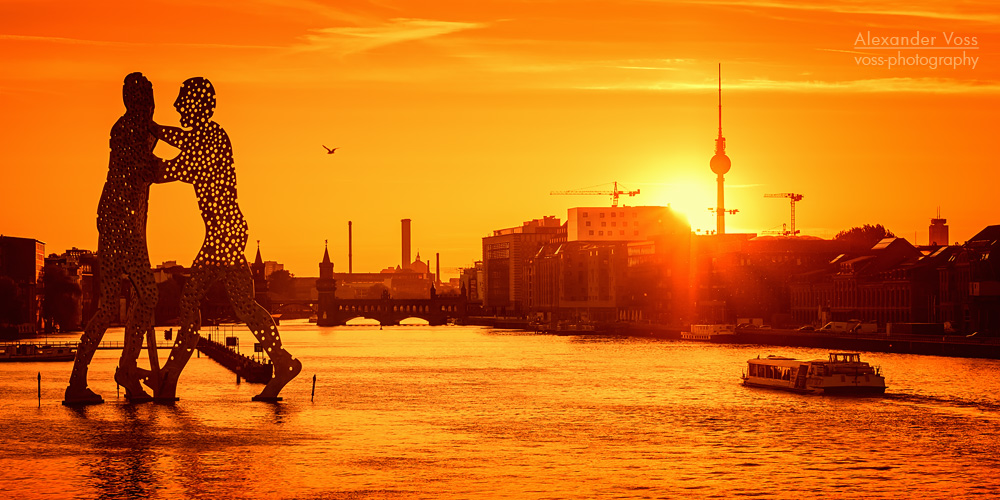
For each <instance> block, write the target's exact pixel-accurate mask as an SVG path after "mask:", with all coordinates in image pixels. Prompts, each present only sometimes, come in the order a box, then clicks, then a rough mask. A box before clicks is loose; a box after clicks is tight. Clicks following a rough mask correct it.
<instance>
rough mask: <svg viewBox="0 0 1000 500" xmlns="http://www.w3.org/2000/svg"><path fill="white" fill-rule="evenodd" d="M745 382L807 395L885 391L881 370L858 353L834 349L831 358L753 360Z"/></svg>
mask: <svg viewBox="0 0 1000 500" xmlns="http://www.w3.org/2000/svg"><path fill="white" fill-rule="evenodd" d="M747 365H748V366H747V371H746V373H744V374H743V377H742V378H743V385H746V386H751V387H766V388H769V389H781V390H785V391H791V392H798V393H808V394H882V393H884V392H885V378H884V377H883V376H882V373H881V369H879V368H878V367H872V366H871V365H869V364H868V363H867V362H864V361H861V354H859V353H856V352H831V353H830V357H829V358H828V359H825V360H824V359H817V360H812V361H802V360H798V359H792V358H786V357H783V356H768V357H766V358H763V359H762V358H757V359H751V360H749V361H748V362H747Z"/></svg>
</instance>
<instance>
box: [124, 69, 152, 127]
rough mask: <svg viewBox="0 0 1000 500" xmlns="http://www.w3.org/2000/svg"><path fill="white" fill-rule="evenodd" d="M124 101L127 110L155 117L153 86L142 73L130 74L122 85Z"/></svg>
mask: <svg viewBox="0 0 1000 500" xmlns="http://www.w3.org/2000/svg"><path fill="white" fill-rule="evenodd" d="M122 101H124V102H125V109H127V110H129V111H133V112H138V113H143V114H147V115H149V117H150V118H152V116H153V106H154V103H153V84H152V83H149V80H148V79H146V77H145V76H142V73H140V72H138V71H137V72H135V73H129V74H128V76H126V77H125V83H124V85H122Z"/></svg>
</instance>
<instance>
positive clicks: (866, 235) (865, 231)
mask: <svg viewBox="0 0 1000 500" xmlns="http://www.w3.org/2000/svg"><path fill="white" fill-rule="evenodd" d="M895 236H896V235H895V234H893V232H892V231H890V230H888V229H886V228H885V226H883V225H882V224H875V225H874V226H873V225H871V224H865V225H863V226H855V227H852V228H850V229H848V230H846V231H841V232H839V233H837V235H836V236H834V237H833V239H835V240H837V241H845V242H847V243H850V244H851V246H852V247H864V248H871V247H873V246H875V244H876V243H878V242H879V241H882V239H883V238H892V237H895Z"/></svg>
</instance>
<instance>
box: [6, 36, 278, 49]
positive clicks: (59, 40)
mask: <svg viewBox="0 0 1000 500" xmlns="http://www.w3.org/2000/svg"><path fill="white" fill-rule="evenodd" d="M0 40H9V41H18V42H39V43H56V44H65V45H89V46H98V47H200V48H219V49H280V48H282V47H278V46H274V45H240V44H226V43H187V42H184V43H181V42H122V41H113V40H87V39H83V38H66V37H59V36H35V35H8V34H0Z"/></svg>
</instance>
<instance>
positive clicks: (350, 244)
mask: <svg viewBox="0 0 1000 500" xmlns="http://www.w3.org/2000/svg"><path fill="white" fill-rule="evenodd" d="M352 224H353V223H352V222H351V221H347V274H352V273H354V228H353V227H351V226H352Z"/></svg>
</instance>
